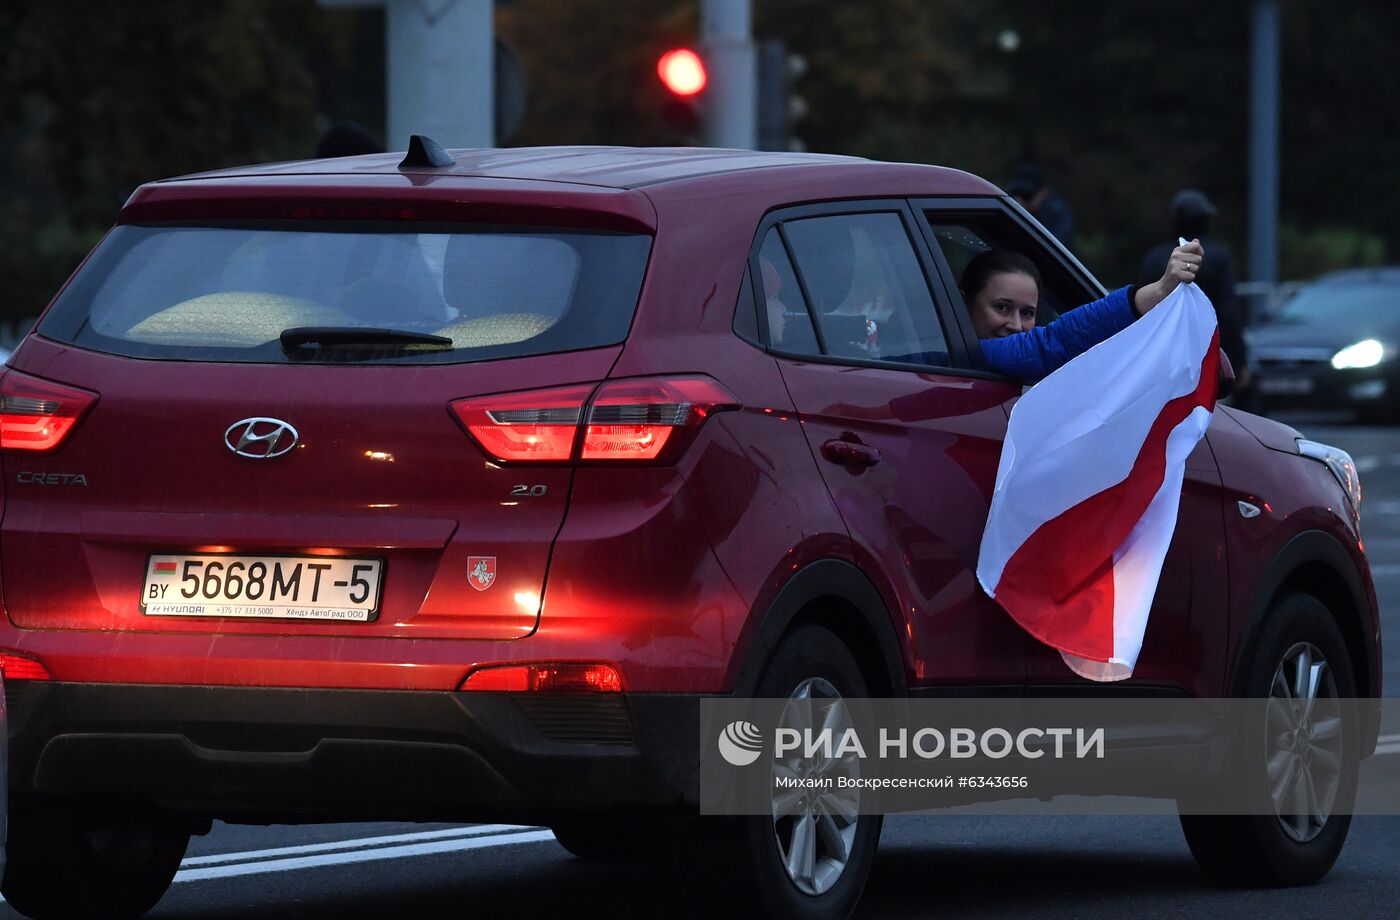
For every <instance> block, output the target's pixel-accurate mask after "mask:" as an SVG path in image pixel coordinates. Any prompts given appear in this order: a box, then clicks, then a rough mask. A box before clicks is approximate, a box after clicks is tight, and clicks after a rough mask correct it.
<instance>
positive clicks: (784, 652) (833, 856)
mask: <svg viewBox="0 0 1400 920" xmlns="http://www.w3.org/2000/svg"><path fill="white" fill-rule="evenodd" d="M754 695H755V696H757V697H764V698H777V699H786V700H787V701H788V703H787V706H786V707H785V708H784V712H783V718H782V725H780V727H796V728H799V729H800V728H801V726H803V725H814V724H815V727H818V728H819V727H822V725H827V726H831V725H833V724H836V723H841V722H842V721H843V720H849V712H847V711H846V706H847V705H848V704H849V703H850V702H853V701H855V700H858V699H861V698H864V697H866V696H868V695H869V694H868V690H867V685H866V682H865V679H864V678H863V677H862V675H861V671H860V667H859V666H858V665H857V663H856V660H855V658H854V656H853V655H852V654H851V652H850V650H849V649H848V648H847V647H846V646H845V645H844V644H843V643H842V642H841V640H840V639H839V638H837V636H836V635H835V634H834V633H832V632H831V631H830V630H828V629H825V628H823V627H820V626H813V625H808V626H800V627H798V628H797V629H795V630H793V631H792V632H791V633H789V634H788V635H787V636H786V637H785V638H784V639H783V641H782V642H781V643H779V645H778V648H777V649H776V650H775V651H774V653H773V656H772V658H770V659H769V662H768V665H767V667H766V668H765V669H764V671H763V674H762V676H761V677H760V679H759V683H758V686H757V689H756V690H755V694H754ZM846 724H849V723H848V722H847V723H846ZM835 733H836V734H838V735H839V733H840V726H839V725H838V727H837V728H836V731H835ZM773 769H774V771H775V773H782V772H792V773H796V774H810V773H813V772H819V773H827V772H841V773H846V774H848V775H849V774H850V773H852V772H858V771H859V765H858V764H855V763H849V762H843V758H841V757H840V756H837V757H835V758H828V759H825V760H823V761H821V762H819V763H803V762H801V759H800V758H799V759H786V760H779V761H775V762H774V767H773ZM859 808H860V800H859V795H858V794H849V795H847V794H843V793H841V792H839V791H838V792H835V793H831V794H828V793H822V794H797V793H794V794H792V795H775V798H774V800H773V803H772V810H771V814H767V815H749V816H744V817H740V818H734V819H728V820H715V819H710V820H703V821H702V823H701V825H702V827H703V829H704V832H705V835H706V837H707V838H708V839H707V841H706V846H707V847H708V848H709V849H710V850H711V855H712V856H713V855H715V854H722V855H725V856H727V857H728V863H729V865H728V866H727V869H728V870H729V872H730V874H731V877H732V880H733V881H735V882H737V883H738V886H737V887H735V888H732V889H729V890H727V891H726V893H725V895H724V897H725V899H726V901H727V904H728V909H729V910H730V911H733V910H736V909H739V908H740V907H741V906H742V907H743V909H744V910H747V911H749V912H750V913H751V914H752V915H753V916H764V917H776V918H800V920H838V918H844V917H848V916H849V915H850V914H851V912H852V911H854V910H855V906H856V903H857V901H858V900H859V899H860V894H861V891H862V890H863V889H864V887H865V882H866V879H867V878H868V877H869V875H870V867H871V865H872V864H873V863H874V860H875V850H876V847H877V845H878V843H879V839H880V826H881V820H882V819H881V817H880V816H879V815H867V814H861V813H860V810H859Z"/></svg>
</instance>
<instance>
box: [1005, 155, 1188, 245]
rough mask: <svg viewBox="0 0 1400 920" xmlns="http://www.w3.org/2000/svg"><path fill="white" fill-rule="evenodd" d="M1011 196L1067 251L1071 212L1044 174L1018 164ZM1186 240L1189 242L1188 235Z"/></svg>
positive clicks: (1071, 233)
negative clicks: (1063, 245)
mask: <svg viewBox="0 0 1400 920" xmlns="http://www.w3.org/2000/svg"><path fill="white" fill-rule="evenodd" d="M1006 190H1007V191H1008V192H1010V193H1011V197H1013V198H1015V199H1016V200H1017V201H1018V202H1020V203H1021V207H1023V208H1025V209H1026V210H1027V211H1029V212H1030V213H1031V216H1032V217H1034V218H1035V219H1036V220H1038V221H1040V222H1041V223H1042V224H1043V225H1044V226H1045V229H1046V230H1049V231H1050V233H1051V235H1052V236H1054V237H1055V239H1057V240H1059V241H1060V242H1061V243H1064V244H1065V247H1066V248H1069V247H1070V246H1071V244H1072V240H1073V239H1074V213H1073V212H1072V211H1070V208H1069V202H1067V201H1065V196H1064V195H1062V194H1060V193H1059V192H1058V191H1057V190H1055V189H1053V188H1051V187H1050V186H1049V184H1047V183H1046V181H1045V173H1044V171H1043V170H1041V168H1040V167H1039V166H1037V165H1035V164H1034V163H1022V164H1021V165H1020V166H1018V167H1016V171H1015V172H1013V173H1012V174H1011V179H1010V181H1008V182H1007V183H1006ZM1187 239H1190V237H1189V236H1188V237H1187Z"/></svg>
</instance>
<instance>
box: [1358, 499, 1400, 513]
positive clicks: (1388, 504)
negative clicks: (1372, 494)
mask: <svg viewBox="0 0 1400 920" xmlns="http://www.w3.org/2000/svg"><path fill="white" fill-rule="evenodd" d="M1361 509H1362V510H1363V511H1364V512H1366V513H1367V514H1371V515H1377V514H1384V515H1392V514H1400V501H1396V500H1394V499H1388V500H1386V501H1379V502H1367V501H1366V500H1364V499H1363V500H1362V502H1361Z"/></svg>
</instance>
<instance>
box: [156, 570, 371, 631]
mask: <svg viewBox="0 0 1400 920" xmlns="http://www.w3.org/2000/svg"><path fill="white" fill-rule="evenodd" d="M383 571H384V563H383V560H380V559H364V558H349V557H344V556H224V555H217V556H216V555H207V556H183V555H181V556H177V555H167V556H152V557H151V558H150V560H149V561H148V562H147V563H146V582H145V585H144V587H143V588H142V591H141V609H142V611H143V612H144V613H145V614H146V615H147V616H177V617H269V618H285V619H294V620H359V621H368V620H370V619H372V618H373V617H374V615H375V613H376V612H378V610H379V584H380V579H381V576H382V574H383Z"/></svg>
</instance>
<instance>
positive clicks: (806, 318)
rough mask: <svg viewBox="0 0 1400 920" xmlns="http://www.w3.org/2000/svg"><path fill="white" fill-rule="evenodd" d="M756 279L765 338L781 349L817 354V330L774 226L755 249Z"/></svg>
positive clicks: (818, 351)
mask: <svg viewBox="0 0 1400 920" xmlns="http://www.w3.org/2000/svg"><path fill="white" fill-rule="evenodd" d="M758 267H759V270H760V271H761V272H762V273H763V276H762V278H761V279H759V282H760V286H761V287H762V288H763V299H764V302H765V305H766V307H767V317H768V341H769V342H770V343H771V344H772V345H773V346H774V347H775V348H778V349H780V350H782V351H786V352H793V353H795V354H800V355H819V354H821V353H822V350H821V347H820V346H819V345H818V344H817V333H816V332H815V331H814V330H813V329H812V317H811V316H810V315H809V314H808V312H807V303H806V301H804V300H803V299H802V288H801V287H800V286H799V285H798V283H797V275H796V274H795V273H794V272H793V270H792V261H791V260H789V259H788V254H787V247H786V246H784V245H783V238H782V235H781V234H780V233H779V232H778V228H777V227H774V228H773V229H772V230H769V231H768V235H767V236H766V237H764V239H763V247H762V248H761V249H759V251H758Z"/></svg>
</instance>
